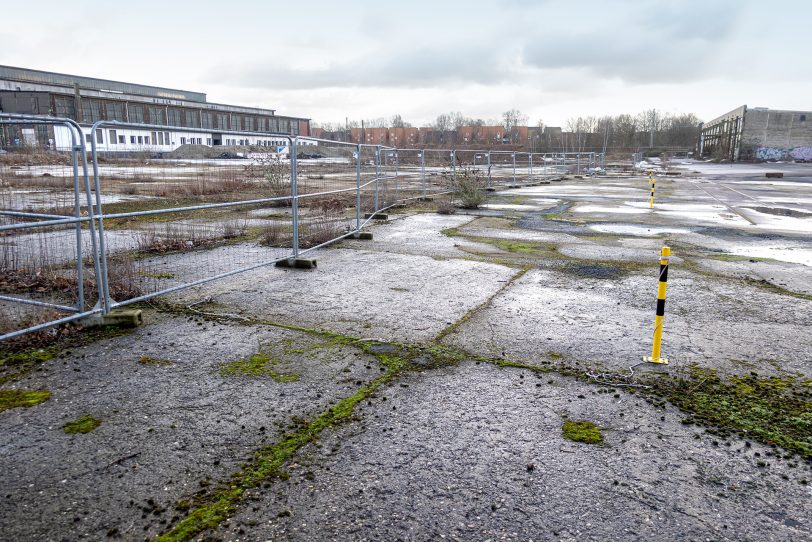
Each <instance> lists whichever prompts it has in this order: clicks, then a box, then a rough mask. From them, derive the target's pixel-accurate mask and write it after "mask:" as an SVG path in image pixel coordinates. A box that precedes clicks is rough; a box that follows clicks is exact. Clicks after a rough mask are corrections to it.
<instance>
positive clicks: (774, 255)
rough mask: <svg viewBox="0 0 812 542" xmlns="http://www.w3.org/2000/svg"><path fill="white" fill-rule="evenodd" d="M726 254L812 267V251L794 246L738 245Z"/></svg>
mask: <svg viewBox="0 0 812 542" xmlns="http://www.w3.org/2000/svg"><path fill="white" fill-rule="evenodd" d="M726 252H727V253H729V254H733V255H736V256H745V257H748V258H770V259H772V260H778V261H781V262H787V263H799V264H801V265H806V266H812V249H808V248H800V247H798V246H792V245H784V246H781V245H767V246H753V245H738V246H733V247H730V248H728V249H727V251H726Z"/></svg>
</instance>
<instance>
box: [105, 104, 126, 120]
mask: <svg viewBox="0 0 812 542" xmlns="http://www.w3.org/2000/svg"><path fill="white" fill-rule="evenodd" d="M104 111H105V113H107V120H118V121H123V120H124V104H123V103H122V102H107V103H106V104H104Z"/></svg>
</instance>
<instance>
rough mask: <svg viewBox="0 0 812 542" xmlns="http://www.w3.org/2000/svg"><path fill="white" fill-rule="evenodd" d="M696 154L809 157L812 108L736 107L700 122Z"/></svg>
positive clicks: (745, 157) (811, 153)
mask: <svg viewBox="0 0 812 542" xmlns="http://www.w3.org/2000/svg"><path fill="white" fill-rule="evenodd" d="M699 154H700V156H703V157H713V158H720V159H725V160H730V161H737V160H795V161H805V162H808V161H812V111H787V110H778V109H768V108H766V107H753V108H748V107H747V106H746V105H743V106H741V107H737V108H736V109H734V110H733V111H730V112H729V113H725V114H724V115H721V116H720V117H717V118H715V119H713V120H712V121H710V122H707V123H705V124H704V125H703V126H702V132H701V134H700V139H699Z"/></svg>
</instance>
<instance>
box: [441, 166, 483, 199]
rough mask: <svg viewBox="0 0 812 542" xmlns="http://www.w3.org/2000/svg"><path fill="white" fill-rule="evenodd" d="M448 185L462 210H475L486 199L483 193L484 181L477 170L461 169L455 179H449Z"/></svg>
mask: <svg viewBox="0 0 812 542" xmlns="http://www.w3.org/2000/svg"><path fill="white" fill-rule="evenodd" d="M448 183H449V187H450V189H451V191H452V192H453V193H454V197H455V198H457V199H458V200H459V202H460V207H462V208H463V209H477V208H478V207H479V206H480V205H482V204H483V203H485V200H486V199H487V196H486V195H485V192H484V188H485V179H484V178H483V177H482V176H481V175H480V172H479V170H478V169H474V168H469V167H464V168H461V169H459V170H458V171H457V176H456V178H450V179H449V180H448Z"/></svg>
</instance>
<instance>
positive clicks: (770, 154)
mask: <svg viewBox="0 0 812 542" xmlns="http://www.w3.org/2000/svg"><path fill="white" fill-rule="evenodd" d="M755 156H756V159H757V160H805V161H812V147H795V148H794V149H780V148H777V147H757V148H756V152H755Z"/></svg>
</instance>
